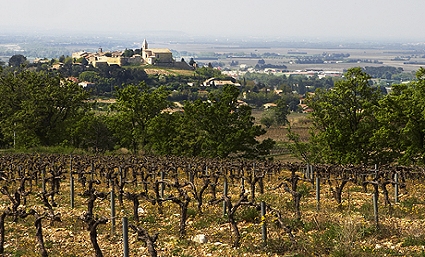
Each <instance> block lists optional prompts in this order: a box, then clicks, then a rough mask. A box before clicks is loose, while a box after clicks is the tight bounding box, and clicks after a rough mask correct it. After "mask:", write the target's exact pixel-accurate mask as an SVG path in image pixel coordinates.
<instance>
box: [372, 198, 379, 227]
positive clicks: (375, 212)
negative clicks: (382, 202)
mask: <svg viewBox="0 0 425 257" xmlns="http://www.w3.org/2000/svg"><path fill="white" fill-rule="evenodd" d="M372 200H373V214H374V216H375V224H376V228H379V218H378V197H377V195H376V193H374V194H373V198H372Z"/></svg>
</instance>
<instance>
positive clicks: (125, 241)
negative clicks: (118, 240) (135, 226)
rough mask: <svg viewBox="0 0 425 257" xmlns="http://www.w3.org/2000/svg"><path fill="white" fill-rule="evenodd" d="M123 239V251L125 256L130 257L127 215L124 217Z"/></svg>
mask: <svg viewBox="0 0 425 257" xmlns="http://www.w3.org/2000/svg"><path fill="white" fill-rule="evenodd" d="M122 241H123V248H124V249H123V251H124V255H123V256H124V257H129V256H130V254H129V247H128V219H127V217H123V218H122Z"/></svg>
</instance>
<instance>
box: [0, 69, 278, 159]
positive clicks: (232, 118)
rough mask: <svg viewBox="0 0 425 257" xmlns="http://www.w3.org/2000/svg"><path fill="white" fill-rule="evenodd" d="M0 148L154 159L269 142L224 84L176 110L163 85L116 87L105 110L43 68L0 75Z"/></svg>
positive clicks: (237, 152)
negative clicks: (115, 152) (120, 153)
mask: <svg viewBox="0 0 425 257" xmlns="http://www.w3.org/2000/svg"><path fill="white" fill-rule="evenodd" d="M0 74H1V76H0V120H1V121H2V122H1V124H0V146H1V147H2V148H32V147H38V146H48V147H50V146H63V147H71V148H81V149H86V150H91V151H94V152H105V151H112V150H115V149H119V148H126V149H128V150H130V151H131V152H133V153H138V152H140V151H143V152H148V153H153V154H162V155H171V154H173V155H184V156H204V157H220V158H226V157H231V156H235V157H239V156H242V157H247V158H257V157H262V156H265V155H267V153H268V151H269V150H270V149H271V148H272V147H273V143H274V142H273V141H272V140H270V139H269V140H264V141H263V142H259V141H257V140H256V138H257V137H258V136H260V135H263V134H265V132H266V131H265V130H264V129H262V128H261V126H259V125H254V118H253V117H252V115H251V107H249V106H247V105H243V106H239V104H238V101H237V98H238V96H239V89H238V88H236V87H235V86H231V85H227V86H224V87H222V88H221V89H219V90H216V91H213V92H211V93H210V94H209V95H208V97H207V101H203V100H201V99H197V100H194V101H186V102H185V103H184V106H183V108H181V109H178V108H176V107H175V106H173V104H172V102H170V101H169V100H168V96H169V94H170V92H169V91H168V90H167V89H166V88H165V87H163V86H159V87H150V86H148V85H147V84H146V83H145V82H141V83H139V84H137V85H134V84H128V85H125V86H123V87H122V88H117V92H116V102H115V103H114V104H112V105H111V106H110V107H109V108H108V110H107V111H106V112H102V113H99V112H96V111H94V109H93V108H92V107H93V105H94V104H96V103H95V102H94V103H93V101H90V95H89V92H88V91H87V90H85V89H83V88H82V87H81V86H79V85H78V84H76V83H75V82H72V81H70V80H67V79H64V78H63V77H61V76H60V75H52V74H51V73H47V72H44V71H39V72H38V71H31V70H29V69H21V70H14V71H13V72H12V71H11V70H0Z"/></svg>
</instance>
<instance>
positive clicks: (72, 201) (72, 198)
mask: <svg viewBox="0 0 425 257" xmlns="http://www.w3.org/2000/svg"><path fill="white" fill-rule="evenodd" d="M69 187H70V192H71V195H70V197H71V209H74V176H73V175H72V173H71V177H70V179H69Z"/></svg>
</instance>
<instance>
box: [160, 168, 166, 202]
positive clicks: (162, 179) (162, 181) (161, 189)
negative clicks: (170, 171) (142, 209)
mask: <svg viewBox="0 0 425 257" xmlns="http://www.w3.org/2000/svg"><path fill="white" fill-rule="evenodd" d="M164 178H165V175H164V171H161V188H160V191H159V193H160V196H161V198H162V199H164V190H165V184H164Z"/></svg>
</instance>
